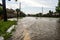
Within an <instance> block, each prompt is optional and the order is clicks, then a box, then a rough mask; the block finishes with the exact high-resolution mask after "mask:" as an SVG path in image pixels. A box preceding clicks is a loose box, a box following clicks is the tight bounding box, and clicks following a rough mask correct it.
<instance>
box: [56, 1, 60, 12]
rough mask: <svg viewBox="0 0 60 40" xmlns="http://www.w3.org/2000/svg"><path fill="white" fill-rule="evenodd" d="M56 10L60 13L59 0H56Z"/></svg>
mask: <svg viewBox="0 0 60 40" xmlns="http://www.w3.org/2000/svg"><path fill="white" fill-rule="evenodd" d="M56 12H58V13H60V0H58V6H57V7H56Z"/></svg>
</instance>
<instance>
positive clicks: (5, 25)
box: [0, 21, 16, 36]
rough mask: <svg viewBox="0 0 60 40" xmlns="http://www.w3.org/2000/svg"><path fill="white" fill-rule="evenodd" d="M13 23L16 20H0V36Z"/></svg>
mask: <svg viewBox="0 0 60 40" xmlns="http://www.w3.org/2000/svg"><path fill="white" fill-rule="evenodd" d="M15 23H16V21H7V22H4V21H0V36H1V35H2V34H5V33H6V31H7V29H8V28H9V27H10V26H12V25H13V24H15Z"/></svg>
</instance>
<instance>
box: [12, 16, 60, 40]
mask: <svg viewBox="0 0 60 40" xmlns="http://www.w3.org/2000/svg"><path fill="white" fill-rule="evenodd" d="M12 40H60V19H59V18H38V17H25V18H23V19H19V20H18V25H17V27H16V31H15V32H14V33H13V36H12Z"/></svg>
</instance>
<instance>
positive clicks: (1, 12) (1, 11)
mask: <svg viewBox="0 0 60 40" xmlns="http://www.w3.org/2000/svg"><path fill="white" fill-rule="evenodd" d="M0 15H3V9H2V7H1V6H0Z"/></svg>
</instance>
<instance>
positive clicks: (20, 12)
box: [19, 2, 21, 14]
mask: <svg viewBox="0 0 60 40" xmlns="http://www.w3.org/2000/svg"><path fill="white" fill-rule="evenodd" d="M19 9H20V14H21V2H20V3H19Z"/></svg>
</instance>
